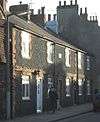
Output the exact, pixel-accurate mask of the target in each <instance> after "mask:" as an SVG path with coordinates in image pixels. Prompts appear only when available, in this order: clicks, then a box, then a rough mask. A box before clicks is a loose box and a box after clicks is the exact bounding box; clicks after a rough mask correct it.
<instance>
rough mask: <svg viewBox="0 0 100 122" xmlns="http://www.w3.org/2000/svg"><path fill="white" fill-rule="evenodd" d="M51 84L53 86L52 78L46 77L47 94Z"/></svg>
mask: <svg viewBox="0 0 100 122" xmlns="http://www.w3.org/2000/svg"><path fill="white" fill-rule="evenodd" d="M52 86H53V81H52V78H48V94H49V91H50V88H51V87H52Z"/></svg>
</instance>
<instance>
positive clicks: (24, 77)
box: [22, 75, 30, 100]
mask: <svg viewBox="0 0 100 122" xmlns="http://www.w3.org/2000/svg"><path fill="white" fill-rule="evenodd" d="M23 85H25V91H24V96H22V100H30V84H29V76H26V75H22V90H23ZM26 85H28V91H26V90H27V89H26ZM22 92H23V91H22ZM27 92H28V96H27V95H26V94H27ZM22 95H23V94H22Z"/></svg>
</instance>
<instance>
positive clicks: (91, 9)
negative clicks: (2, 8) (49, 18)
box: [8, 0, 100, 25]
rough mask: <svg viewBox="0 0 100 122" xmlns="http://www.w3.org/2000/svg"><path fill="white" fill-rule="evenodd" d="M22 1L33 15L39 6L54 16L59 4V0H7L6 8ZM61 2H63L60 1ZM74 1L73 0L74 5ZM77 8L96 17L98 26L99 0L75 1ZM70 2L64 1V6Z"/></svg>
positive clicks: (99, 16)
mask: <svg viewBox="0 0 100 122" xmlns="http://www.w3.org/2000/svg"><path fill="white" fill-rule="evenodd" d="M20 1H22V3H26V4H27V3H28V4H30V3H31V8H34V9H35V13H36V12H37V9H39V8H41V6H45V12H46V13H47V14H55V13H56V7H57V5H58V4H59V0H8V6H9V5H15V4H19V2H20ZM60 1H62V5H63V2H64V1H65V0H60ZM74 1H75V0H73V3H74ZM77 1H78V4H79V7H80V8H81V7H82V8H83V12H84V8H85V7H87V10H88V14H89V16H95V15H97V17H98V21H99V25H100V0H77ZM69 3H70V0H66V4H69Z"/></svg>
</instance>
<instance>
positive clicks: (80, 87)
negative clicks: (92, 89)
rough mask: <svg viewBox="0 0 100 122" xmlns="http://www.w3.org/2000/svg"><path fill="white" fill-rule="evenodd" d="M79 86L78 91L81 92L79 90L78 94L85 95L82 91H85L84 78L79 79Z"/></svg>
mask: <svg viewBox="0 0 100 122" xmlns="http://www.w3.org/2000/svg"><path fill="white" fill-rule="evenodd" d="M80 81H81V82H80ZM78 86H79V87H78V88H79V90H78V91H79V92H78V95H79V96H81V95H83V93H82V92H83V89H82V87H83V80H82V79H78Z"/></svg>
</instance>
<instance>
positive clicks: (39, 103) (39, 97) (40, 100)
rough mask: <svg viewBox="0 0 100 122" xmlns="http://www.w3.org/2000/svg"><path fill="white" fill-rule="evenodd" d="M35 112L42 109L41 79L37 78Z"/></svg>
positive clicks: (39, 111)
mask: <svg viewBox="0 0 100 122" xmlns="http://www.w3.org/2000/svg"><path fill="white" fill-rule="evenodd" d="M36 94H37V108H36V111H37V113H41V112H42V110H43V80H42V79H37V92H36Z"/></svg>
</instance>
